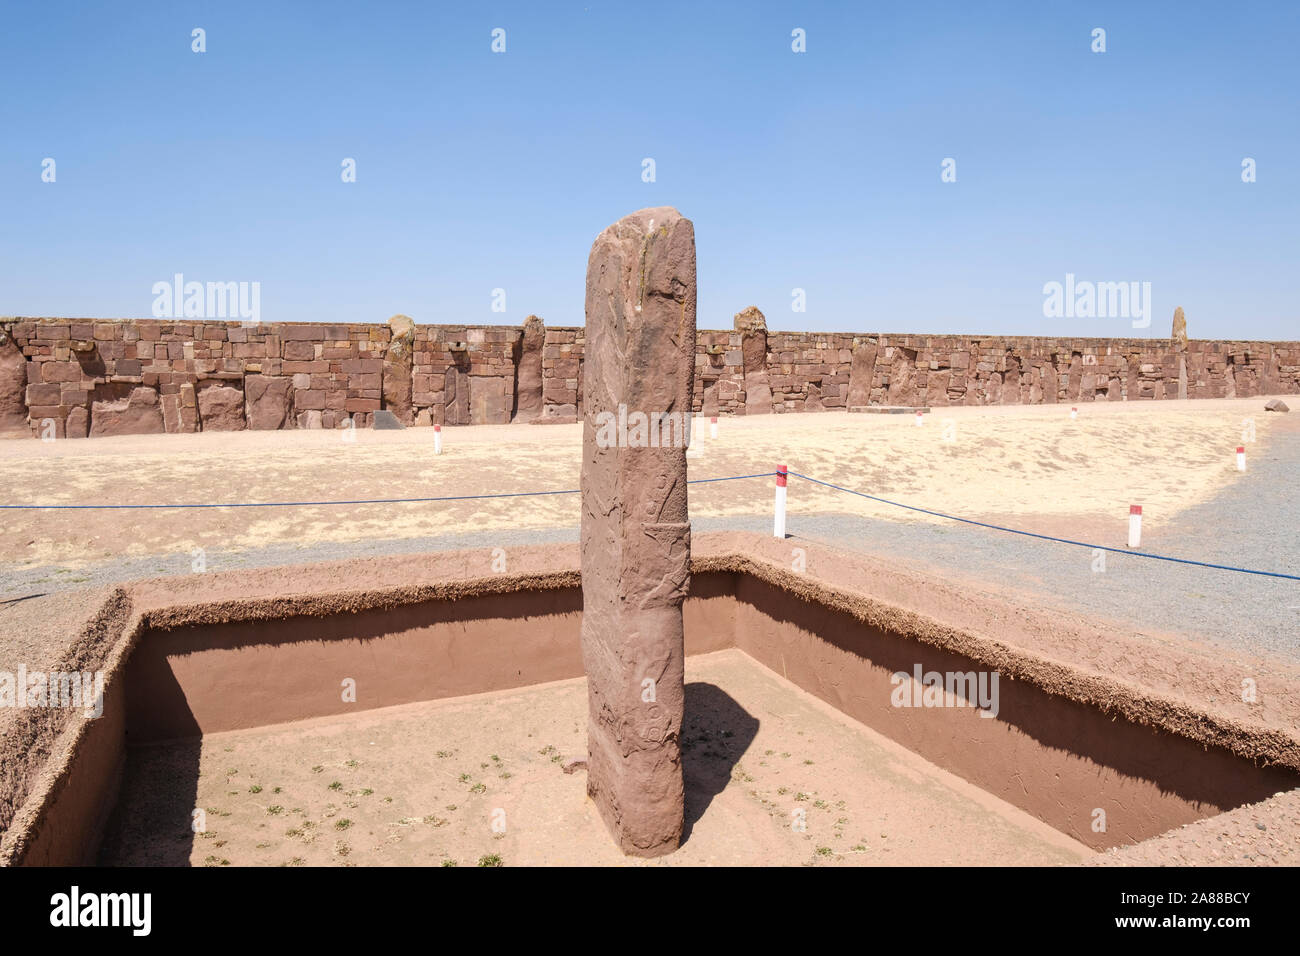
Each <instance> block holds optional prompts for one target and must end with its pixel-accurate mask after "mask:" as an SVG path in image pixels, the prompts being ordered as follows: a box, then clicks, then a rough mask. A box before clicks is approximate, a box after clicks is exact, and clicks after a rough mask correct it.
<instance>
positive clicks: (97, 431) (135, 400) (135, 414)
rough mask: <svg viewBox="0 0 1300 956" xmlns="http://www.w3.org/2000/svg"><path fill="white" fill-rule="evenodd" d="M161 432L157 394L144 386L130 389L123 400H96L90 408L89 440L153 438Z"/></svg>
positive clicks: (160, 416)
mask: <svg viewBox="0 0 1300 956" xmlns="http://www.w3.org/2000/svg"><path fill="white" fill-rule="evenodd" d="M163 431H165V429H164V427H163V416H162V405H161V404H160V403H159V401H158V392H157V391H156V390H154V389H152V388H147V387H145V386H137V387H136V388H133V389H131V393H130V395H128V396H127V397H126V398H116V399H110V400H104V401H96V402H94V403H93V404H92V405H91V409H90V437H91V438H100V437H103V436H107V435H153V434H161V433H162V432H163Z"/></svg>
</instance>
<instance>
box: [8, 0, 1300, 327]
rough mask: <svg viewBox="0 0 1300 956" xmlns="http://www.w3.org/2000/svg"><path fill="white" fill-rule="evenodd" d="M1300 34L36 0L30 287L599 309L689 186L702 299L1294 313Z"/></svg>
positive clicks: (14, 222)
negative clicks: (602, 273) (591, 286)
mask: <svg viewBox="0 0 1300 956" xmlns="http://www.w3.org/2000/svg"><path fill="white" fill-rule="evenodd" d="M196 27H201V28H203V29H204V30H205V31H206V46H207V51H206V52H205V53H195V52H192V50H191V44H192V39H191V31H192V30H193V29H194V28H196ZM1098 27H1100V28H1103V29H1104V30H1105V31H1106V37H1105V40H1106V52H1104V53H1094V52H1093V51H1092V46H1093V42H1094V41H1093V37H1092V31H1093V30H1094V29H1095V28H1098ZM494 28H502V29H504V30H505V31H506V33H505V40H506V51H505V52H504V53H493V52H492V49H491V44H492V31H493V29H494ZM796 28H800V29H802V30H804V31H806V52H804V53H795V52H793V50H792V48H791V47H792V43H793V40H792V36H791V32H792V30H794V29H796ZM1298 49H1300V3H1297V2H1294V0H1287V2H1281V0H1279V2H1271V3H1252V2H1238V3H1218V4H1208V3H1195V2H1186V0H1182V2H1171V3H1147V2H1141V3H1139V2H1122V3H1068V2H1024V3H987V4H986V3H975V2H957V3H911V2H908V3H901V2H891V3H874V2H858V3H849V2H845V3H839V4H809V3H801V4H796V3H766V2H750V3H736V4H725V5H724V4H719V3H704V2H699V0H696V2H684V3H654V2H650V3H647V2H609V0H577V2H572V3H548V2H543V0H528V2H521V3H485V4H474V3H469V2H459V3H430V2H424V3H383V2H348V3H334V2H310V3H306V2H304V3H275V2H249V3H246V2H227V0H222V2H215V0H212V2H159V3H154V2H143V0H133V2H117V3H103V4H69V3H63V2H58V0H43V2H40V3H21V4H20V3H18V2H15V0H6V2H5V4H4V6H3V23H2V24H0V78H2V82H0V314H5V315H57V316H104V317H147V316H148V315H149V314H150V310H151V306H152V304H153V299H154V297H153V293H152V286H153V284H154V283H155V282H158V281H170V280H171V277H172V276H173V275H174V274H175V273H178V272H179V273H183V274H184V275H185V277H186V279H187V280H195V281H202V282H207V281H222V282H226V281H244V282H254V281H256V282H260V283H261V303H262V307H261V318H262V320H263V321H308V320H328V321H335V322H339V321H356V322H376V321H383V320H385V319H386V318H387V317H388V316H389V315H391V314H393V313H395V312H404V313H406V314H408V315H410V316H412V317H414V318H415V319H416V321H418V322H422V323H423V322H454V323H459V322H465V323H517V322H520V321H522V320H523V318H524V317H525V316H526V315H528V314H529V313H537V314H538V315H540V316H542V318H543V319H545V320H546V322H547V323H548V324H552V325H574V324H581V322H582V306H583V289H584V273H585V270H586V260H587V253H588V251H589V249H590V247H591V242H592V240H593V239H594V238H595V236H596V234H597V233H598V232H600V230H601V229H602V228H604V227H605V226H606V225H608V224H609V223H611V222H613V221H614V220H616V219H618V218H619V217H621V216H622V215H624V214H626V213H628V212H631V211H633V210H635V209H638V208H641V207H645V206H656V205H673V206H676V207H677V208H678V209H680V210H681V212H682V213H683V214H684V215H686V216H688V217H690V218H691V219H692V220H694V222H695V229H696V243H697V249H698V264H699V299H698V302H699V325H700V327H701V328H729V327H730V325H731V317H732V315H733V314H734V313H735V312H737V311H739V310H740V309H742V308H743V307H745V306H747V305H751V304H752V305H757V306H758V307H759V308H760V309H762V310H763V311H764V312H765V313H766V314H767V317H768V325H769V327H770V328H776V329H807V330H817V331H837V330H844V331H894V332H936V333H938V332H968V333H1000V334H1026V335H1066V336H1077V335H1087V336H1128V335H1158V336H1167V335H1168V332H1169V322H1170V316H1171V314H1172V312H1173V309H1174V306H1176V305H1182V306H1183V307H1184V308H1185V310H1186V313H1187V320H1188V327H1189V332H1190V334H1191V335H1192V336H1193V337H1194V338H1220V337H1237V338H1257V339H1280V338H1289V339H1295V338H1300V289H1297V287H1296V277H1297V276H1298V275H1300V65H1298V64H1300V56H1298V55H1297V50H1298ZM1246 157H1250V158H1252V159H1254V160H1255V162H1256V176H1257V181H1256V182H1253V183H1244V182H1242V160H1243V159H1244V158H1246ZM46 158H52V159H54V160H55V181H54V182H53V183H49V182H43V181H42V171H43V160H45V159H46ZM345 158H352V159H355V161H356V182H355V183H345V182H343V181H342V177H341V171H342V162H343V160H344V159H345ZM646 158H650V159H653V160H654V163H655V170H654V172H655V181H654V182H644V181H643V160H644V159H646ZM946 158H952V159H954V160H955V161H956V182H941V175H940V174H941V164H942V162H943V160H945V159H946ZM1067 274H1073V275H1074V276H1075V277H1076V279H1077V280H1081V281H1097V282H1120V281H1125V282H1128V281H1136V282H1150V283H1151V286H1150V288H1151V297H1152V309H1153V312H1154V319H1153V321H1152V323H1151V327H1150V328H1149V329H1145V330H1142V331H1134V330H1133V329H1132V327H1131V322H1130V320H1129V319H1128V318H1115V317H1109V318H1065V317H1059V318H1047V317H1045V316H1044V299H1045V296H1044V291H1043V287H1044V284H1045V283H1049V282H1052V281H1057V282H1062V283H1063V282H1064V281H1065V277H1066V275H1067ZM796 288H797V289H803V290H804V294H805V300H806V311H803V312H797V311H794V309H793V307H792V306H793V303H794V298H793V294H792V290H794V289H796ZM494 289H504V290H505V306H506V308H505V311H504V312H494V311H492V306H493V301H494V300H493V290H494Z"/></svg>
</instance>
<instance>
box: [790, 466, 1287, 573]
mask: <svg viewBox="0 0 1300 956" xmlns="http://www.w3.org/2000/svg"><path fill="white" fill-rule="evenodd" d="M790 477H791V478H802V479H803V480H804V481H810V482H812V483H813V484H814V485H822V486H823V487H826V488H834V489H835V490H836V491H843V492H845V493H846V494H850V495H857V496H858V497H859V498H868V499H870V500H871V501H878V502H880V503H881V504H886V505H892V506H894V507H895V508H906V509H907V510H908V511H916V512H920V513H921V514H926V515H933V516H934V517H936V518H946V519H948V520H949V521H960V522H962V523H963V524H973V525H975V526H976V527H979V528H991V529H992V530H994V531H1005V532H1007V533H1008V534H1020V535H1024V536H1025V537H1027V538H1039V539H1041V540H1043V541H1055V542H1057V543H1058V544H1072V545H1074V546H1076V547H1079V548H1091V549H1093V550H1094V551H1109V552H1111V553H1112V554H1127V555H1128V556H1130V557H1133V558H1150V559H1152V560H1154V561H1171V562H1173V563H1174V564H1190V565H1194V566H1196V567H1198V568H1214V569H1215V570H1218V571H1238V572H1240V573H1242V574H1258V575H1261V576H1263V577H1267V578H1283V579H1285V580H1288V581H1300V575H1295V574H1282V573H1280V572H1278V571H1255V570H1253V569H1251V568H1238V567H1234V566H1232V565H1230V564H1211V563H1210V562H1208V561H1192V560H1190V559H1188V558H1174V557H1170V556H1169V555H1166V554H1153V553H1151V552H1150V551H1129V550H1128V549H1127V548H1109V547H1106V546H1105V545H1102V544H1088V543H1087V542H1086V541H1073V540H1071V539H1069V538H1057V537H1053V536H1052V535H1050V534H1037V533H1035V532H1033V531H1021V530H1020V529H1019V528H1004V527H1003V526H1002V525H997V524H989V523H988V522H987V521H976V520H974V519H973V518H961V517H958V516H957V515H950V514H944V513H943V512H942V511H931V510H930V509H929V508H918V507H917V506H916V505H905V504H903V503H902V502H901V501H890V500H889V499H888V498H879V497H877V496H876V495H869V494H866V493H865V492H861V491H854V490H853V489H852V488H843V487H841V486H840V485H833V484H831V483H830V482H829V481H819V480H818V479H816V478H809V477H808V476H807V475H801V474H799V473H798V472H794V471H792V472H790Z"/></svg>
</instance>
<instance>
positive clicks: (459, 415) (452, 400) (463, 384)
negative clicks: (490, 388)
mask: <svg viewBox="0 0 1300 956" xmlns="http://www.w3.org/2000/svg"><path fill="white" fill-rule="evenodd" d="M443 395H444V396H445V398H444V406H443V408H444V410H443V424H444V425H468V424H469V375H467V374H466V373H465V372H464V371H463V370H462V369H461V368H460V367H459V366H456V365H452V366H449V367H448V368H447V372H446V384H445V386H444V388H443Z"/></svg>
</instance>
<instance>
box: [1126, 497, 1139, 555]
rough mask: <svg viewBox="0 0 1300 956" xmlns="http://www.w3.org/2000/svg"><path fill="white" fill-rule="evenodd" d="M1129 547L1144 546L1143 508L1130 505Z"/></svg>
mask: <svg viewBox="0 0 1300 956" xmlns="http://www.w3.org/2000/svg"><path fill="white" fill-rule="evenodd" d="M1128 546H1129V547H1130V548H1139V547H1141V546H1142V506H1141V505H1129V508H1128Z"/></svg>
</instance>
